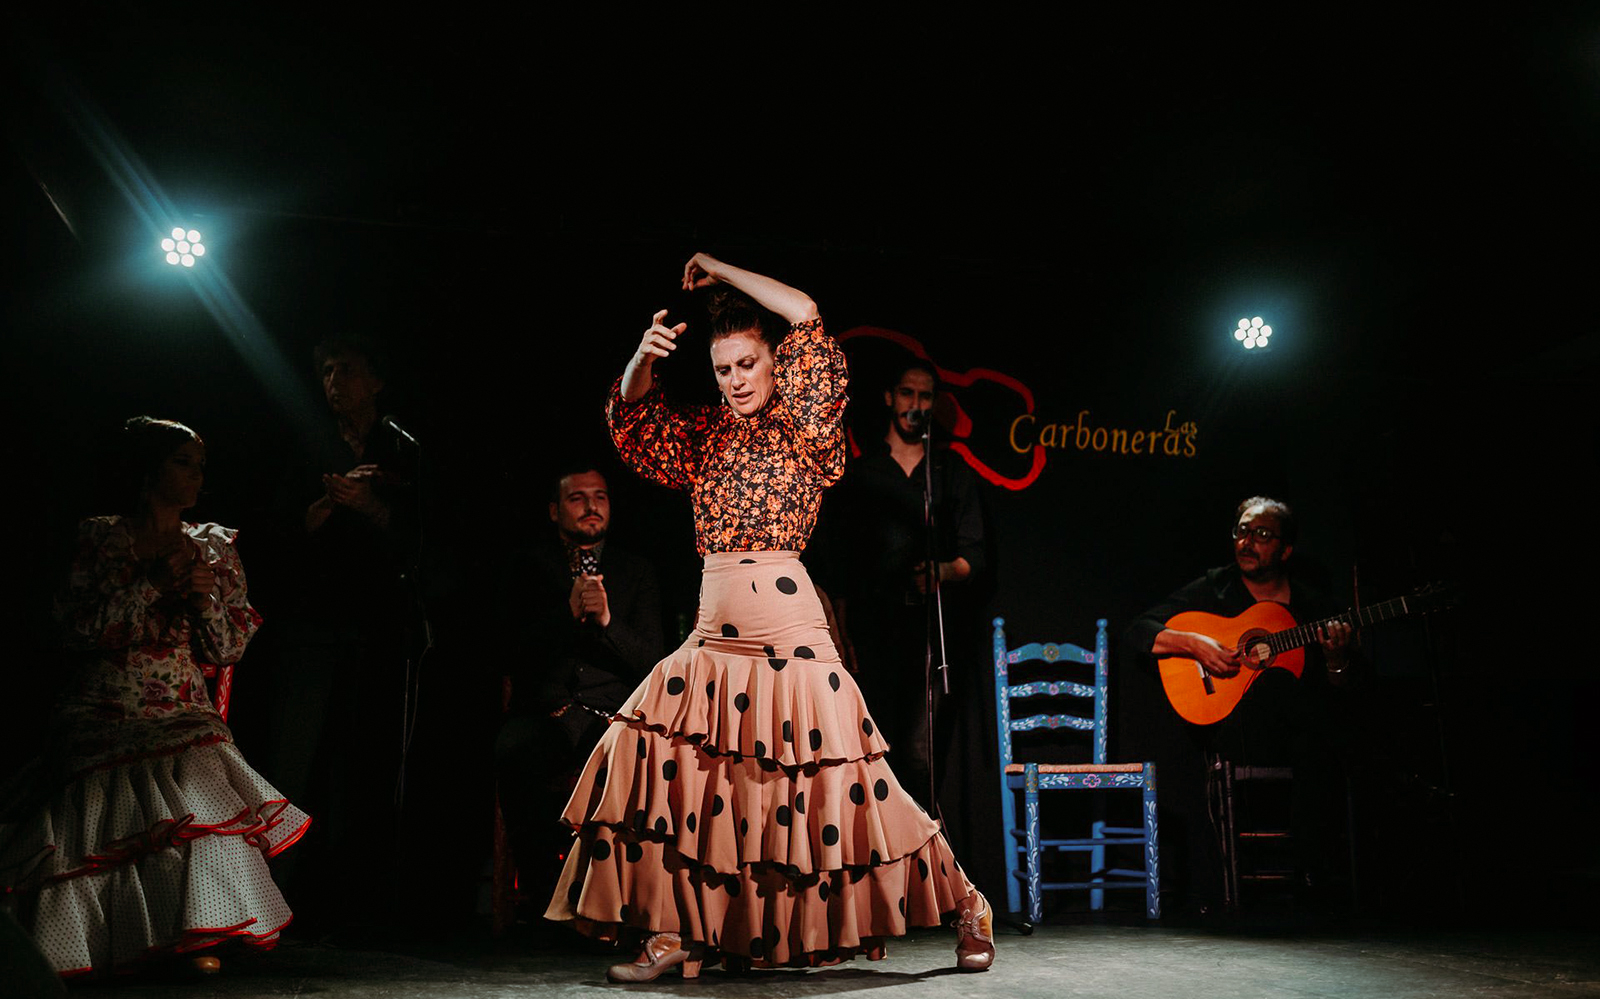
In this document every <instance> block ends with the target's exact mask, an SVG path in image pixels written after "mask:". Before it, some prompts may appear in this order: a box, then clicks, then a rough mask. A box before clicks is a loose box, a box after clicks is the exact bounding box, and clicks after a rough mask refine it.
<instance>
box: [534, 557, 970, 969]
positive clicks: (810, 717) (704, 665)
mask: <svg viewBox="0 0 1600 999" xmlns="http://www.w3.org/2000/svg"><path fill="white" fill-rule="evenodd" d="M619 716H620V718H621V719H622V720H619V721H616V722H613V723H612V725H611V727H610V729H608V730H607V732H606V734H605V736H604V738H603V739H602V740H601V742H600V745H599V746H598V747H596V749H595V752H594V754H593V755H592V756H591V757H590V759H589V762H588V765H587V766H586V767H585V769H584V771H583V774H582V776H581V777H580V779H579V781H578V785H577V788H576V789H575V790H574V792H573V795H572V798H571V800H570V801H569V802H568V804H567V808H566V811H565V812H564V814H563V816H562V818H563V820H564V821H565V822H567V823H568V824H569V825H571V826H573V827H574V828H575V829H576V830H577V834H578V838H577V844H576V848H575V849H574V850H573V851H572V852H571V853H570V854H569V855H568V859H567V866H566V869H565V871H564V872H563V876H562V881H561V885H560V887H559V888H558V889H557V891H556V894H555V897H554V898H553V899H552V900H551V904H550V908H549V911H548V912H547V913H546V915H547V916H548V917H549V918H552V919H571V920H576V922H577V926H578V928H579V929H580V930H581V931H583V932H585V933H588V934H589V935H591V936H595V937H598V938H601V939H614V938H616V936H617V935H618V933H619V932H620V931H621V929H622V928H623V927H633V928H635V929H641V930H650V931H675V932H678V933H681V934H683V936H684V937H685V938H686V939H687V940H692V941H699V942H703V943H707V944H709V945H711V946H713V947H716V948H718V949H720V950H721V951H722V952H723V953H724V954H736V955H743V956H747V957H749V958H751V959H752V960H753V961H754V962H755V963H757V964H763V965H815V964H826V963H832V962H834V961H837V960H842V959H845V958H848V957H851V956H853V955H854V954H856V953H858V952H860V951H863V950H868V949H870V948H871V947H872V946H873V944H874V943H876V942H877V941H876V940H872V941H868V940H867V938H881V937H885V936H898V935H901V934H903V933H905V932H906V929H907V928H908V927H909V926H933V925H937V924H938V922H939V919H940V916H941V914H942V913H947V912H950V911H952V910H954V909H956V908H957V907H958V905H959V903H960V902H961V900H962V899H963V898H965V897H966V896H967V895H968V894H969V893H970V892H971V891H972V886H971V884H970V883H969V882H968V881H967V879H966V876H965V875H964V874H963V873H962V872H961V870H960V868H959V867H958V866H957V864H956V862H955V858H954V857H953V856H952V855H951V852H950V848H949V845H948V843H946V841H945V839H944V837H943V835H941V834H940V833H939V831H938V827H937V825H936V824H935V823H934V822H933V820H932V819H931V818H929V817H928V816H927V815H926V814H925V813H923V811H922V810H921V808H920V807H919V806H918V805H917V804H916V803H915V801H914V800H913V799H912V798H911V797H910V796H909V795H908V794H906V792H905V791H904V790H902V789H901V787H900V784H899V782H898V781H896V780H895V777H894V773H893V772H892V771H891V770H890V768H889V766H888V763H887V762H886V760H885V758H884V756H883V754H884V753H885V751H886V750H888V748H889V747H888V745H887V743H885V742H884V741H883V738H882V737H881V736H880V735H879V734H878V733H877V731H876V729H875V727H874V726H873V725H872V723H871V718H870V715H869V714H868V711H867V707H866V705H865V704H864V703H863V701H862V698H861V694H860V691H859V690H858V688H857V687H856V684H855V681H854V680H853V679H852V678H851V677H850V675H849V674H848V673H846V672H845V671H844V669H843V667H842V665H841V664H840V662H839V658H838V655H837V654H836V653H835V651H834V648H833V644H832V641H831V639H830V638H829V635H828V631H827V626H826V623H825V621H824V618H823V614H822V608H821V606H820V604H819V603H818V601H817V598H816V594H815V590H814V588H813V586H812V584H811V581H810V579H809V578H808V577H807V575H806V572H805V567H804V566H803V565H802V564H801V563H800V561H799V559H798V557H797V556H796V555H795V554H794V553H793V552H730V553H720V554H712V555H710V556H708V557H707V559H706V563H705V575H704V579H703V583H702V587H701V600H700V616H699V619H698V620H697V622H696V624H695V631H694V633H693V634H691V635H690V636H689V638H688V639H687V640H686V641H685V642H684V644H683V646H682V647H681V648H680V649H678V651H677V652H675V653H674V654H673V655H671V656H669V657H668V658H667V659H665V660H663V661H662V662H661V663H660V664H659V665H658V666H657V667H656V668H655V670H654V671H653V672H652V674H651V675H650V676H649V677H648V678H647V679H646V680H645V681H644V683H643V684H641V685H640V687H639V688H638V689H637V690H636V691H635V692H634V694H633V696H632V697H630V698H629V700H628V702H627V703H626V704H624V705H623V707H622V709H621V711H620V712H619Z"/></svg>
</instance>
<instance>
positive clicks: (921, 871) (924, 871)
mask: <svg viewBox="0 0 1600 999" xmlns="http://www.w3.org/2000/svg"><path fill="white" fill-rule="evenodd" d="M917 875H918V876H919V877H921V878H922V880H924V881H926V880H928V862H927V861H926V860H923V859H922V858H921V857H918V858H917Z"/></svg>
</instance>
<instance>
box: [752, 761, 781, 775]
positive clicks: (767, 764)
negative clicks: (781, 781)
mask: <svg viewBox="0 0 1600 999" xmlns="http://www.w3.org/2000/svg"><path fill="white" fill-rule="evenodd" d="M756 763H757V764H759V765H760V767H761V769H763V770H765V771H766V772H767V773H769V774H770V773H772V772H773V771H775V770H777V769H778V761H777V760H774V759H765V760H757V761H756Z"/></svg>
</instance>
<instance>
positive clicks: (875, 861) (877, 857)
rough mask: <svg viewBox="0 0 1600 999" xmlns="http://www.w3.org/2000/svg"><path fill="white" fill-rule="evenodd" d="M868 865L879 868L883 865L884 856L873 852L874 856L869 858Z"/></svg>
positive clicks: (875, 851)
mask: <svg viewBox="0 0 1600 999" xmlns="http://www.w3.org/2000/svg"><path fill="white" fill-rule="evenodd" d="M867 863H869V864H871V865H872V866H873V867H877V866H878V865H879V864H881V863H883V854H881V853H879V852H878V851H877V850H873V851H872V856H870V857H868V858H867Z"/></svg>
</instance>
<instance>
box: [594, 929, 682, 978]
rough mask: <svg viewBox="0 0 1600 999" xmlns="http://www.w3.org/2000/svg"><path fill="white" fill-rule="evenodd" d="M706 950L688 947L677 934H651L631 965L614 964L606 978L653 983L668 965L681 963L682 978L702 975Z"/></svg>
mask: <svg viewBox="0 0 1600 999" xmlns="http://www.w3.org/2000/svg"><path fill="white" fill-rule="evenodd" d="M704 953H705V952H704V950H703V949H702V948H700V947H685V946H684V945H683V939H682V938H681V937H679V936H678V934H676V933H652V934H650V935H649V936H648V937H646V938H645V941H644V945H643V946H641V947H640V948H639V956H638V957H637V958H635V959H634V960H633V961H632V962H631V963H628V964H613V965H612V966H611V967H610V968H607V969H606V977H607V978H609V979H610V980H611V981H613V982H653V981H655V980H656V979H657V978H660V977H661V973H662V972H664V971H666V970H667V969H668V968H671V967H674V966H681V970H682V973H683V977H685V978H699V977H700V965H701V962H702V961H703V960H704Z"/></svg>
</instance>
